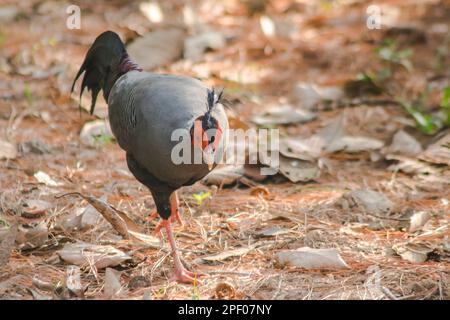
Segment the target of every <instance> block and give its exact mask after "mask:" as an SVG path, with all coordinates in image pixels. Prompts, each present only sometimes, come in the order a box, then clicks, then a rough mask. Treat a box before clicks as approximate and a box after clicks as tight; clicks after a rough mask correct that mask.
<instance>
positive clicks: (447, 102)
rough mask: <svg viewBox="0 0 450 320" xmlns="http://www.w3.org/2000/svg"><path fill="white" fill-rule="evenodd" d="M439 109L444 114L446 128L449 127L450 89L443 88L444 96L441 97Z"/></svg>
mask: <svg viewBox="0 0 450 320" xmlns="http://www.w3.org/2000/svg"><path fill="white" fill-rule="evenodd" d="M441 107H442V109H444V110H443V112H444V116H445V121H446V124H447V126H450V87H445V88H444V94H443V95H442V100H441Z"/></svg>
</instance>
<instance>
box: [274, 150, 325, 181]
mask: <svg viewBox="0 0 450 320" xmlns="http://www.w3.org/2000/svg"><path fill="white" fill-rule="evenodd" d="M280 173H281V174H282V175H284V176H285V177H286V178H288V179H289V180H291V181H292V182H294V183H297V182H305V181H310V180H314V179H316V178H318V177H319V174H320V170H319V167H318V166H317V164H316V163H313V162H310V161H304V160H299V159H294V158H288V157H284V156H282V155H280Z"/></svg>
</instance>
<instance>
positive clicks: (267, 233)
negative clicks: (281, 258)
mask: <svg viewBox="0 0 450 320" xmlns="http://www.w3.org/2000/svg"><path fill="white" fill-rule="evenodd" d="M286 233H289V229H286V228H282V227H280V226H273V227H268V228H265V229H263V230H261V231H258V232H256V233H255V236H257V237H276V236H280V235H283V234H286Z"/></svg>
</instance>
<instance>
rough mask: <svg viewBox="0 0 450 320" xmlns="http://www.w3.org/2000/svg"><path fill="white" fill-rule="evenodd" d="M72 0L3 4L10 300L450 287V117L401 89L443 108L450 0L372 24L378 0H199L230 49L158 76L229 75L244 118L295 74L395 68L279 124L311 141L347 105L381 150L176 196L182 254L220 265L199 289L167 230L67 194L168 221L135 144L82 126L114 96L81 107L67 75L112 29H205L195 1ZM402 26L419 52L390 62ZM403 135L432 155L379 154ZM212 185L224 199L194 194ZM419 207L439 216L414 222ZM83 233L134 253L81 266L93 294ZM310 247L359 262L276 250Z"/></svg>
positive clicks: (281, 100) (392, 8) (201, 265)
mask: <svg viewBox="0 0 450 320" xmlns="http://www.w3.org/2000/svg"><path fill="white" fill-rule="evenodd" d="M72 2H73V3H74V4H77V5H79V6H80V8H81V19H82V20H81V21H82V25H81V29H79V30H69V29H67V28H66V19H67V17H68V14H67V13H66V8H67V6H68V5H69V3H66V2H64V1H41V0H38V1H35V0H32V1H19V2H17V1H8V0H6V1H5V0H3V1H2V2H1V4H0V13H1V12H2V11H1V8H2V7H5V6H8V5H9V6H13V7H16V8H17V9H18V13H17V14H16V16H15V17H14V20H12V21H9V22H4V21H3V22H2V20H1V19H2V18H1V15H0V129H1V132H0V143H3V141H4V142H6V143H8V145H13V146H15V147H16V148H17V153H16V154H14V155H10V156H8V157H6V158H7V159H1V160H0V192H1V196H0V232H3V233H0V240H1V245H0V298H1V299H80V298H86V299H102V298H111V297H112V298H114V299H143V298H144V299H217V298H225V299H395V300H397V299H445V300H446V299H449V298H450V282H449V281H450V259H449V258H450V253H449V252H450V232H449V221H450V193H449V185H450V155H449V151H446V153H445V150H449V149H448V147H447V149H445V147H442V148H443V150H444V151H442V152H441V151H440V152H441V153H439V154H438V155H437V156H436V153H433V154H430V153H426V152H427V150H429V147H430V146H432V145H433V144H434V143H436V141H440V140H439V139H442V137H444V139H445V137H446V136H449V135H450V133H449V131H448V128H447V129H446V127H445V126H443V127H442V128H438V129H437V130H435V132H433V133H431V134H427V133H424V132H423V131H421V130H419V128H418V127H417V125H416V124H415V123H414V120H413V118H412V117H411V115H410V114H408V112H407V111H405V108H403V107H402V105H401V104H400V103H399V102H398V101H399V99H397V98H399V97H400V98H401V99H403V100H405V99H406V100H407V101H409V102H411V103H412V102H416V101H419V100H420V99H422V100H420V101H423V99H426V102H425V103H424V105H425V106H426V111H427V112H428V111H429V112H434V111H436V110H437V108H439V107H438V106H439V101H440V99H441V93H442V91H439V89H437V90H434V89H433V88H442V87H445V86H447V87H448V86H449V85H450V74H449V70H450V69H449V62H450V59H449V56H448V48H449V43H450V38H449V34H450V33H449V31H448V30H449V28H450V3H449V2H448V1H381V0H380V1H377V2H376V4H377V5H380V6H382V8H383V10H384V11H383V12H385V18H386V19H390V20H389V21H391V20H392V21H393V22H392V23H393V25H397V24H401V25H403V24H406V25H407V26H411V25H412V26H413V27H410V28H409V29H408V28H406V29H404V30H402V29H401V28H397V29H395V28H393V27H385V26H383V27H382V28H381V29H379V30H371V29H368V28H367V26H366V23H365V21H366V20H365V19H366V18H365V15H366V9H367V7H368V5H370V4H371V2H368V1H356V0H354V1H334V2H333V1H317V2H316V1H306V0H298V1H292V0H282V1H266V7H265V9H264V11H261V9H260V7H259V6H260V4H261V3H264V1H238V0H232V1H189V2H188V3H189V4H190V6H192V8H194V10H193V12H195V14H196V19H197V20H198V21H200V22H201V23H202V24H204V25H207V26H209V27H211V28H214V29H215V30H218V31H220V32H221V33H222V34H223V35H224V37H225V39H226V42H225V45H224V46H222V47H221V48H216V49H214V48H213V49H211V50H207V51H206V52H205V53H203V54H202V55H201V57H200V58H199V59H193V60H192V61H190V60H189V59H183V58H177V59H173V61H171V62H170V63H165V64H164V65H161V66H158V67H156V68H154V69H153V70H152V71H155V72H163V73H174V74H185V75H190V76H194V77H199V78H201V79H202V80H203V81H205V82H206V83H207V84H208V85H211V86H212V85H214V86H216V87H223V88H225V97H226V99H227V100H228V101H229V104H230V107H229V110H228V111H229V116H230V118H232V119H233V122H232V126H239V125H244V126H254V125H255V124H254V123H253V122H252V121H251V119H252V117H253V116H255V115H261V114H263V113H264V112H265V111H266V110H268V109H270V108H271V107H274V106H275V107H276V106H280V105H285V104H295V103H297V102H296V97H298V93H296V89H295V88H296V86H297V84H298V83H310V84H314V85H316V86H320V87H333V88H344V87H345V86H346V84H348V83H349V81H350V80H353V79H356V77H357V75H358V74H361V73H363V72H368V71H371V72H375V71H378V70H381V69H383V68H385V69H386V68H387V69H389V68H390V69H389V70H390V72H391V73H392V75H391V76H390V78H389V79H388V80H380V83H378V84H377V85H379V86H381V87H382V93H380V94H378V95H369V94H365V93H363V94H361V92H359V93H358V94H357V95H356V97H355V96H354V97H351V99H349V98H339V99H335V100H333V99H331V100H333V101H331V102H330V101H326V102H319V103H318V104H316V105H314V106H313V107H312V108H311V109H310V110H309V111H310V112H312V113H314V115H315V119H313V120H310V121H306V122H305V123H294V124H289V125H279V126H278V127H279V129H280V131H281V135H282V136H283V137H310V136H312V135H313V134H316V133H318V132H320V130H322V129H323V128H324V127H326V126H328V125H330V124H333V123H334V122H335V121H336V119H340V118H341V119H345V120H344V121H345V122H344V125H343V130H344V131H345V132H346V135H347V136H363V137H371V138H373V139H377V140H378V141H381V142H382V143H383V147H378V148H374V149H370V148H369V147H368V148H367V149H365V147H367V146H366V145H365V146H364V147H363V148H361V150H360V151H357V152H349V151H348V150H342V149H341V150H337V151H329V152H325V153H322V154H321V155H320V157H318V158H316V159H315V160H314V161H313V162H312V163H314V164H315V165H317V168H318V170H319V174H318V175H316V176H315V177H314V178H313V179H304V180H305V181H300V182H297V183H294V182H292V181H291V180H289V177H286V176H284V175H282V174H278V175H276V176H271V177H267V178H265V179H264V180H261V179H260V178H261V177H260V176H259V175H257V174H254V172H255V168H256V167H255V166H253V171H252V170H251V169H252V168H246V171H245V172H246V173H245V174H244V176H242V175H240V176H239V177H238V178H237V179H232V181H231V182H227V183H222V184H220V183H219V186H215V185H211V184H205V183H202V182H198V183H196V184H195V185H193V186H191V187H185V188H183V189H181V190H180V191H179V196H180V202H181V207H182V216H183V218H184V221H185V225H184V226H183V227H179V226H177V227H175V234H176V240H177V242H178V244H179V247H180V248H181V249H182V254H183V258H184V260H185V263H186V265H187V266H188V267H189V268H191V269H192V270H197V271H200V272H203V273H205V274H207V276H205V277H202V278H201V279H200V280H201V282H199V283H196V284H195V285H194V286H193V285H185V284H178V283H176V282H174V281H172V280H171V277H172V273H173V262H172V258H171V256H170V252H169V250H168V246H167V243H166V242H165V241H164V242H161V243H162V247H161V246H160V243H159V242H157V244H158V245H145V243H137V242H133V241H131V240H126V239H123V238H122V237H121V236H120V235H119V234H118V233H117V232H116V231H115V230H114V228H113V227H112V226H111V224H109V223H108V222H107V221H106V220H105V219H103V218H101V216H99V215H98V213H96V212H92V211H95V210H93V209H92V207H90V206H88V202H87V201H86V200H83V199H82V198H80V197H77V196H70V195H67V196H64V197H60V198H56V197H55V196H59V195H63V194H65V193H70V192H80V193H82V194H83V195H91V196H93V197H95V198H97V199H103V200H104V201H106V202H107V203H108V204H110V205H112V206H114V207H115V208H117V209H120V210H121V211H123V212H125V213H126V214H127V215H128V217H130V218H131V219H132V220H133V222H134V223H135V224H136V225H138V226H139V227H140V228H142V229H143V230H144V231H145V233H146V234H148V235H152V232H153V229H154V227H155V225H156V223H157V221H147V220H146V217H147V216H148V215H149V214H150V212H152V211H153V210H154V208H155V206H154V203H153V199H152V197H151V195H150V193H149V192H148V191H147V190H146V189H145V187H143V186H142V185H141V184H139V183H138V182H137V181H136V180H135V179H134V178H133V177H132V175H131V174H130V173H129V171H128V169H127V166H126V161H125V154H124V152H123V151H122V150H121V149H120V148H119V146H118V145H117V143H115V142H114V141H113V140H112V139H110V137H107V136H106V137H105V136H103V135H101V136H100V138H99V139H97V140H98V141H96V143H95V145H89V144H86V143H84V142H83V141H82V139H81V138H80V132H81V130H82V128H83V126H84V125H85V123H88V122H90V121H93V120H98V119H100V120H103V119H105V117H106V116H107V112H106V109H105V103H104V101H100V107H99V109H98V113H96V115H93V116H91V115H89V113H88V112H87V111H86V110H82V111H81V113H80V111H79V109H78V97H77V96H78V93H79V91H78V87H77V88H76V93H75V95H74V96H71V95H70V88H71V85H72V81H73V79H74V77H75V74H76V72H77V71H78V68H79V66H80V65H81V63H82V61H83V59H84V55H85V53H86V51H87V49H88V48H89V45H90V44H91V43H92V41H93V40H94V39H95V37H96V36H97V35H98V34H100V33H101V32H102V31H104V30H107V29H111V30H114V31H116V32H118V33H119V34H120V35H121V37H122V38H123V39H125V40H126V42H127V43H130V42H132V41H133V40H135V39H136V38H138V37H139V36H142V35H144V34H147V33H149V32H152V31H155V30H164V29H167V28H173V27H177V28H181V29H182V30H184V31H185V32H186V34H187V35H192V34H195V33H196V32H198V31H197V29H195V30H194V28H193V27H192V26H186V25H184V24H183V18H182V17H183V12H186V2H185V1H180V0H170V1H160V6H159V7H160V9H161V10H162V12H163V13H164V19H163V21H162V22H154V21H153V22H152V21H151V19H150V20H149V19H148V18H146V17H145V15H144V14H142V12H141V10H140V9H139V5H140V1H128V2H127V5H123V2H122V1H72ZM185 16H186V14H185ZM267 17H270V19H269V20H268V21H269V22H267V19H266V18H267ZM265 19H266V20H265ZM264 21H266V23H265V22H264ZM273 23H275V26H276V32H275V34H274V35H271V30H270V28H271V26H273ZM399 30H400V31H399ZM405 30H407V31H405ZM408 30H409V31H408ZM388 37H390V38H393V39H395V41H396V42H395V43H396V44H397V45H398V50H400V49H402V50H404V49H410V50H412V52H413V54H412V55H411V56H408V57H404V58H402V57H400V58H399V59H400V60H399V61H393V60H395V59H396V58H395V57H394V58H392V57H391V58H390V62H388V63H387V62H386V61H383V60H382V59H380V55H379V54H377V48H380V46H382V43H383V41H385V40H386V38H388ZM392 50H394V49H392ZM445 50H447V51H445ZM151 54H152V53H151V52H148V55H151ZM405 56H406V54H405ZM405 61H407V62H405ZM409 63H411V64H412V66H413V68H412V69H410V70H408V69H409V68H408V65H407V66H406V67H405V66H404V65H405V64H409ZM398 64H403V66H400V67H399V66H398ZM429 88H431V89H429ZM428 89H429V90H428ZM425 90H428V91H427V92H428V94H427V95H426V98H424V95H423V92H424V91H425ZM296 94H297V95H296ZM348 95H349V94H348V92H347V96H348ZM86 99H87V97H86ZM102 106H103V108H102ZM236 123H237V124H236ZM400 130H404V131H405V132H407V133H408V134H409V135H410V136H412V137H414V139H415V141H418V142H419V144H420V145H421V146H422V148H423V150H422V151H421V152H422V153H420V154H416V155H414V156H407V155H404V154H398V153H397V154H396V156H395V157H394V156H391V157H389V156H387V155H388V154H390V153H389V152H387V151H386V152H384V151H383V150H385V149H386V148H387V147H388V146H389V145H391V142H392V140H393V136H394V134H395V133H397V132H398V131H400ZM448 141H450V140H448ZM363 144H364V142H363ZM449 145H450V144H449ZM438 147H440V146H438ZM5 148H6V147H5ZM375 149H376V150H375ZM386 150H387V149H386ZM440 150H441V149H440ZM13 153H14V152H13ZM427 155H428V156H427ZM443 159H444V160H443ZM250 172H253V174H251V173H250ZM236 180H237V181H236ZM306 180H307V181H306ZM355 190H371V191H373V192H375V193H377V194H378V195H380V194H381V195H382V196H383V197H386V198H387V199H388V201H389V208H388V210H387V211H379V212H378V211H377V209H374V210H370V208H369V209H368V205H366V206H364V203H363V204H361V202H358V201H355V200H354V198H355V195H354V194H353V193H352V192H353V191H355ZM201 192H203V195H205V194H206V195H210V197H205V198H206V199H203V200H196V197H195V195H201V194H202V193H201ZM208 192H209V193H208ZM366 200H367V199H366ZM362 201H363V202H364V199H363V200H362ZM368 201H369V202H370V200H368ZM374 201H375V206H376V205H377V204H380V202H381V201H382V200H379V201H378V200H374ZM383 201H384V200H383ZM86 208H87V209H86ZM86 210H90V213H89V214H87V213H86ZM417 214H419V215H420V216H421V217H422V216H426V221H424V222H423V223H422V224H420V223H419V227H417V228H412V227H411V225H412V222H411V217H412V216H414V215H416V217H418V215H417ZM89 215H90V216H89ZM82 217H84V218H83V219H82ZM77 219H79V220H77ZM80 219H82V220H80ZM89 219H91V220H89ZM80 221H81V222H80ZM71 223H72V224H71ZM274 228H276V229H274ZM273 230H275V231H276V230H278V231H281V232H273V233H271V232H270V231H273ZM264 231H266V232H264ZM152 239H153V238H152ZM164 239H165V237H164V235H163V237H162V241H163V240H164ZM153 240H154V239H153ZM79 241H83V242H84V243H88V244H95V245H102V246H112V247H113V248H115V249H118V250H120V251H121V253H122V254H127V255H129V259H126V260H124V261H123V262H121V263H119V264H118V265H116V266H111V269H113V270H115V271H112V272H111V273H110V274H108V272H109V271H111V270H110V269H108V270H109V271H108V272H106V271H105V268H104V267H103V268H102V267H98V266H96V265H95V262H92V261H91V262H89V261H88V263H84V264H80V265H79V269H77V268H75V269H74V270H76V272H75V273H76V276H75V279H79V281H80V282H81V287H82V288H83V290H81V291H84V292H81V291H80V290H78V291H77V290H76V289H75V290H74V289H73V284H70V283H69V282H70V279H72V277H70V274H71V272H69V270H71V269H70V268H68V267H69V266H70V265H73V264H74V263H70V262H68V261H65V260H64V259H62V258H61V256H60V255H59V254H58V252H59V251H60V250H61V249H62V248H63V247H64V246H65V245H67V244H71V243H76V242H79ZM152 243H153V242H152ZM302 247H309V248H313V249H325V248H328V249H336V250H337V252H338V253H339V254H340V257H341V258H342V260H343V261H345V264H346V267H344V268H339V267H336V268H334V267H330V268H302V267H299V266H293V265H289V264H288V265H284V264H283V263H281V262H280V261H279V256H278V255H279V253H280V252H283V251H288V250H295V249H298V248H302ZM219 254H222V255H219ZM78 272H79V274H78ZM78 276H79V278H78ZM117 281H118V283H119V284H117Z"/></svg>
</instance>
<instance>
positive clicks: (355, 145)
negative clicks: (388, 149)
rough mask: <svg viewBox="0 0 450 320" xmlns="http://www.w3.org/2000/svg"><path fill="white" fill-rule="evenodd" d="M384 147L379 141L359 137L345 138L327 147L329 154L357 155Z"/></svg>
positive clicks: (336, 140) (334, 141)
mask: <svg viewBox="0 0 450 320" xmlns="http://www.w3.org/2000/svg"><path fill="white" fill-rule="evenodd" d="M383 146H384V142H383V141H381V140H378V139H374V138H369V137H358V136H343V137H340V138H338V139H335V140H333V142H332V143H331V144H329V145H327V147H326V150H327V151H328V152H337V151H345V152H349V153H357V152H362V151H371V150H378V149H381V148H382V147H383Z"/></svg>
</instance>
